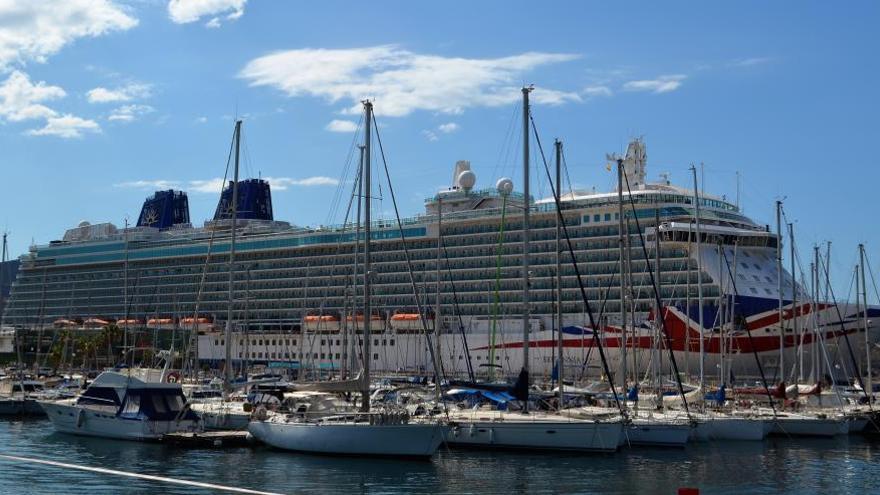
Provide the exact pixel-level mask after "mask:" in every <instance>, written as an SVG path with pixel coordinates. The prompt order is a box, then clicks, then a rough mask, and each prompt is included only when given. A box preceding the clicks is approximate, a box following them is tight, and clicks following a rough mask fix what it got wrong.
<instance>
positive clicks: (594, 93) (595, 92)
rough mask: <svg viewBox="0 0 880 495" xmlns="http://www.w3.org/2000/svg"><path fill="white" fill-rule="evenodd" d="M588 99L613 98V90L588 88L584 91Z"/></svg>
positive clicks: (600, 87) (602, 87)
mask: <svg viewBox="0 0 880 495" xmlns="http://www.w3.org/2000/svg"><path fill="white" fill-rule="evenodd" d="M582 93H583V94H584V96H586V97H587V98H598V97H601V96H611V95H612V92H611V88H609V87H608V86H587V87H586V88H584V90H583V91H582Z"/></svg>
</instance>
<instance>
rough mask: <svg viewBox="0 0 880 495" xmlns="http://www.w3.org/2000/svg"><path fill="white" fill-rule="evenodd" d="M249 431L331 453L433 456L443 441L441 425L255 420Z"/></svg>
mask: <svg viewBox="0 0 880 495" xmlns="http://www.w3.org/2000/svg"><path fill="white" fill-rule="evenodd" d="M248 431H249V432H250V433H251V435H253V436H254V438H256V439H257V440H259V441H261V442H263V443H266V444H268V445H270V446H272V447H275V448H279V449H284V450H291V451H296V452H307V453H313V454H328V455H356V456H358V455H369V456H386V457H430V456H432V455H434V453H435V452H436V451H437V448H438V447H439V446H440V443H441V442H442V441H443V434H444V428H443V427H442V426H440V425H438V424H428V423H426V424H420V423H409V424H399V425H381V426H375V425H370V424H368V423H335V424H334V423H313V422H302V423H294V422H283V421H272V420H267V421H252V422H251V423H250V424H249V425H248Z"/></svg>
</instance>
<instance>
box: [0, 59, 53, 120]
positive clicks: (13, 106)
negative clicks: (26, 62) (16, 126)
mask: <svg viewBox="0 0 880 495" xmlns="http://www.w3.org/2000/svg"><path fill="white" fill-rule="evenodd" d="M66 94H67V93H65V92H64V90H63V89H61V88H59V87H58V86H50V85H47V84H46V83H45V82H43V81H39V82H37V83H36V84H34V83H32V82H31V80H30V77H28V75H27V74H25V73H24V72H21V71H17V70H16V71H13V72H12V73H11V74H10V75H9V77H8V78H7V79H6V80H5V81H3V82H2V83H0V119H2V120H7V121H10V122H20V121H23V120H33V119H45V118H49V117H54V116H55V115H56V114H57V112H55V110H52V109H51V108H49V107H47V106H45V105H43V102H47V101H52V100H57V99H59V98H64V96H65V95H66Z"/></svg>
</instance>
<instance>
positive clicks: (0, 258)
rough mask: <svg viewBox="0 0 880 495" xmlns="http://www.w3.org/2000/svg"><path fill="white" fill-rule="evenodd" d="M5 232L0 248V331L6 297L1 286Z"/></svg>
mask: <svg viewBox="0 0 880 495" xmlns="http://www.w3.org/2000/svg"><path fill="white" fill-rule="evenodd" d="M6 235H7V234H6V232H3V246H2V247H0V330H2V329H3V315H4V314H6V304H5V302H6V297H5V296H4V295H3V284H4V283H6V280H5V279H6V267H5V266H3V265H4V264H5V263H6Z"/></svg>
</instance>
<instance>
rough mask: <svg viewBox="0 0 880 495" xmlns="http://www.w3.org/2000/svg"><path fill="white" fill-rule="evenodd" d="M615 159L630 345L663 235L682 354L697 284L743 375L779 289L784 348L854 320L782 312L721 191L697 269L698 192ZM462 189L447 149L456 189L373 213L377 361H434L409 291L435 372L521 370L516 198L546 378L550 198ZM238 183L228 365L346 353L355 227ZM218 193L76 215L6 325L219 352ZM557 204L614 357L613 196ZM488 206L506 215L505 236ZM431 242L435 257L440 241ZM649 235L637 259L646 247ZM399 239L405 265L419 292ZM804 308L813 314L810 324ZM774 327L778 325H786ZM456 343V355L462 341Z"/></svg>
mask: <svg viewBox="0 0 880 495" xmlns="http://www.w3.org/2000/svg"><path fill="white" fill-rule="evenodd" d="M623 165H624V172H625V174H626V178H627V181H628V184H629V186H630V189H631V191H624V192H623V196H624V198H625V199H624V202H625V207H624V212H625V213H624V216H625V217H626V218H625V221H624V222H623V223H624V225H628V227H627V232H628V235H629V247H630V249H629V255H628V256H627V258H628V261H627V262H626V266H627V267H628V268H629V271H630V272H631V286H632V289H631V290H629V294H626V295H625V296H626V297H625V298H624V299H626V300H628V301H630V305H631V308H630V309H631V310H632V311H633V313H634V314H635V318H634V319H633V321H632V322H626V325H631V326H632V328H631V334H632V335H634V338H633V341H631V342H630V341H628V342H627V345H628V346H634V347H639V346H643V345H649V346H650V345H654V344H653V343H651V342H654V341H652V340H650V337H646V338H648V339H649V340H648V344H644V342H643V341H642V340H641V339H642V336H643V335H644V336H649V335H650V332H651V330H650V329H651V328H654V327H655V325H653V324H652V322H651V317H652V316H651V315H653V314H656V308H655V303H654V294H653V292H652V290H651V289H650V287H651V284H650V272H651V271H655V270H657V266H656V263H655V262H654V261H653V260H654V258H655V236H656V235H657V233H658V232H659V235H660V246H661V247H660V253H659V260H660V266H659V273H660V277H659V281H660V287H661V289H660V296H661V299H662V301H663V303H664V305H665V306H667V307H668V311H665V314H666V319H667V322H668V324H669V325H668V326H669V327H670V331H671V332H674V333H675V339H674V342H673V345H674V346H675V349H676V351H677V353H678V355H680V356H681V357H682V359H690V360H691V362H695V360H696V358H695V357H692V354H693V353H695V352H696V350H697V345H696V341H697V340H698V339H696V338H693V337H691V335H692V334H695V335H699V333H698V332H699V328H698V324H697V321H698V320H699V318H698V316H697V315H698V313H699V311H698V309H697V308H698V307H699V305H698V284H702V295H703V308H704V309H703V322H704V323H703V326H704V327H705V328H706V335H707V337H709V338H710V340H709V341H708V342H707V352H708V353H709V354H710V358H709V362H710V363H711V360H712V359H713V358H712V356H713V355H716V354H717V353H718V348H717V346H720V343H719V342H715V344H713V343H712V341H711V336H713V335H715V336H716V340H717V335H719V334H720V333H721V332H720V331H719V330H720V328H721V326H722V323H724V322H725V321H726V322H727V327H725V328H726V330H725V333H724V334H725V335H727V336H728V337H729V340H728V341H727V343H726V344H725V345H726V346H732V347H726V349H727V351H728V352H727V354H728V358H729V359H731V360H733V361H734V364H735V365H736V366H737V367H738V368H736V369H739V370H744V371H748V370H751V369H753V367H754V363H755V360H754V357H753V356H752V353H751V349H745V347H744V344H742V343H739V344H737V343H736V342H740V341H739V340H737V339H739V338H740V337H743V335H744V334H743V333H742V332H744V331H750V332H752V335H753V336H755V337H760V340H759V341H758V342H759V343H758V344H755V345H756V346H757V348H756V349H755V350H757V351H759V354H760V355H761V359H762V360H765V362H764V364H765V366H768V367H771V368H772V366H773V365H774V363H775V362H776V360H777V355H778V349H779V333H780V330H779V328H780V320H779V313H778V305H779V302H778V301H779V300H780V299H781V300H782V301H783V302H782V304H783V306H784V308H785V311H784V312H783V315H782V320H783V322H786V320H791V319H792V318H793V317H795V316H796V317H797V318H798V319H799V320H801V328H808V326H810V325H813V324H812V323H811V322H818V324H819V325H820V326H821V331H820V332H821V335H819V334H815V335H814V336H812V337H807V338H803V337H797V336H796V335H794V334H792V335H791V337H790V338H789V341H790V342H787V343H786V347H791V349H790V350H788V351H786V352H788V353H791V354H792V356H793V355H794V354H793V353H794V352H795V350H794V348H795V347H796V345H797V344H798V343H799V342H802V343H805V344H810V343H811V342H813V341H815V339H817V338H827V339H829V342H831V343H832V344H833V341H834V339H835V338H836V337H838V336H839V335H841V334H843V333H850V332H856V331H858V327H859V325H860V323H859V322H858V321H857V320H858V319H857V318H855V317H854V315H856V312H857V311H856V309H855V308H853V307H850V306H847V305H840V306H839V307H835V306H832V305H829V304H827V303H820V304H816V303H815V302H813V301H811V300H810V299H809V298H808V297H806V296H804V295H801V296H799V297H798V298H797V299H798V301H799V302H798V307H797V310H796V311H795V312H792V311H791V310H792V308H791V305H792V303H791V301H792V299H793V297H792V294H793V291H792V288H793V286H794V284H793V283H792V279H791V277H790V276H789V275H788V274H787V273H786V272H785V271H782V272H781V273H780V272H779V271H778V269H777V266H776V259H775V257H776V250H777V243H779V238H778V236H777V235H776V233H774V232H771V231H770V229H769V227H767V226H763V225H758V224H756V223H755V222H754V221H752V220H751V219H749V218H748V217H746V216H745V215H743V214H742V213H741V212H740V211H739V208H738V207H737V206H736V205H734V204H732V203H731V202H729V201H727V200H725V199H723V198H719V197H714V196H710V195H702V194H701V195H699V204H700V235H701V239H700V240H701V253H700V254H701V260H702V267H701V268H702V269H701V270H698V266H697V259H698V257H697V255H696V242H695V241H696V230H695V222H694V219H695V208H694V207H695V201H696V197H697V196H695V195H694V191H693V190H689V189H685V188H682V187H678V186H675V185H672V184H670V183H669V182H668V181H667V180H662V181H659V182H648V181H647V180H646V178H647V173H646V165H647V153H646V149H645V144H644V142H643V141H641V140H634V141H632V142H631V143H630V145H629V147H628V149H627V153H626V156H625V159H624V162H623ZM475 183H476V176H475V174H474V172H473V171H472V170H471V168H470V164H469V163H467V162H459V163H457V164H456V167H455V172H454V176H453V185H452V187H450V188H449V189H448V190H444V191H441V192H439V193H438V194H437V195H435V196H433V197H430V198H427V199H426V201H425V213H424V214H421V215H418V216H415V217H410V218H406V219H402V222H401V223H402V228H398V225H397V223H396V221H393V220H391V221H379V222H374V223H373V224H372V238H373V240H374V242H373V271H374V273H375V275H374V278H373V294H374V296H373V308H374V311H375V313H374V314H373V315H371V316H370V317H371V318H372V319H373V321H374V323H373V324H372V325H371V326H372V329H373V356H372V359H373V361H374V363H375V364H374V365H373V367H374V369H377V370H386V371H395V370H419V369H425V368H427V367H428V366H430V363H429V357H428V355H427V352H426V349H425V338H424V333H423V326H422V323H421V321H422V320H421V318H419V317H418V314H415V315H414V313H416V311H417V310H416V308H417V307H418V305H417V304H416V300H415V297H419V298H420V301H421V302H422V306H423V307H426V308H429V309H430V312H431V315H430V321H429V328H428V330H429V331H432V332H433V331H435V329H434V326H435V325H436V326H437V327H438V328H437V329H436V332H437V333H438V334H439V336H440V339H439V341H440V342H439V347H440V349H441V355H442V359H443V362H444V367H445V369H446V371H447V372H462V371H463V370H464V369H465V363H464V360H465V359H467V356H468V355H470V358H471V362H472V365H473V367H474V368H475V369H477V370H483V371H486V370H488V369H489V368H492V369H499V370H503V371H504V372H506V373H516V372H518V370H519V368H520V365H521V359H522V358H521V348H522V340H521V339H522V326H523V324H524V323H523V319H522V316H521V315H522V314H523V309H524V308H523V304H522V299H521V293H522V273H521V262H520V260H521V257H522V254H523V253H522V242H521V234H522V233H521V230H520V229H521V219H522V213H521V212H522V208H523V207H524V205H526V204H528V205H529V208H530V212H531V241H532V242H531V246H532V252H531V253H530V266H531V268H530V269H531V274H530V282H531V286H530V290H531V306H530V307H531V311H530V314H531V315H532V319H531V322H530V326H531V332H532V338H531V342H532V347H533V348H536V349H537V351H536V352H533V353H532V358H531V367H532V370H533V373H536V374H541V373H542V372H543V373H549V372H550V369H551V368H552V362H553V357H552V350H551V349H552V348H553V346H554V342H555V337H554V334H553V332H554V330H555V329H554V328H553V326H554V323H553V314H554V313H555V311H556V309H555V304H556V303H557V301H556V297H555V288H556V286H555V280H556V259H557V252H556V218H557V215H556V207H555V203H554V201H553V199H552V198H550V199H541V200H537V201H536V200H534V199H533V198H525V197H524V196H523V195H522V194H517V193H515V192H508V191H507V190H504V189H503V188H487V189H475V188H474V186H475ZM239 187H240V188H242V189H241V190H240V193H239V208H238V211H239V212H240V213H239V219H238V225H239V230H238V240H237V244H236V251H237V253H236V266H237V269H236V285H235V290H234V294H235V300H236V301H237V302H236V304H234V307H233V315H234V317H233V320H234V321H235V329H236V333H235V335H236V336H235V337H234V338H233V339H232V340H233V341H232V342H231V344H232V346H233V348H232V356H233V359H236V360H241V361H244V360H247V361H249V362H254V363H273V362H282V363H284V362H286V363H295V365H296V366H298V367H306V366H313V367H316V368H324V369H337V368H339V367H341V366H344V365H345V363H347V362H349V361H350V360H351V357H352V356H354V355H355V354H356V351H355V350H353V349H354V348H355V347H351V346H356V342H355V341H356V338H351V339H349V340H348V342H349V344H350V346H349V348H346V346H345V343H346V342H347V341H346V339H344V338H343V336H342V335H343V334H344V333H345V332H346V329H351V330H354V331H355V332H356V331H357V327H358V325H359V322H361V321H363V318H364V317H365V315H363V314H359V313H358V312H357V310H356V308H358V307H359V306H358V304H355V303H354V301H356V298H357V295H358V292H357V285H356V284H355V283H354V281H355V280H356V278H357V277H356V274H355V271H354V270H355V269H356V267H358V266H359V265H358V263H357V262H356V256H355V251H356V247H357V246H358V245H359V244H361V243H360V242H358V241H359V240H358V239H357V237H358V231H357V230H356V228H355V226H354V225H353V224H347V225H343V226H335V227H315V228H309V227H296V226H292V225H290V224H289V223H286V222H279V221H275V220H274V218H273V213H272V207H271V196H270V194H269V193H270V191H269V185H268V183H266V182H265V181H260V180H251V181H242V182H240V183H239ZM229 191H230V187H227V188H226V191H225V192H224V194H223V196H222V197H221V201H220V204H218V207H217V212H216V214H215V217H214V219H213V220H211V221H208V222H206V223H205V225H204V226H203V227H201V228H195V227H193V226H192V225H191V224H190V223H189V214H188V211H184V210H185V209H186V208H187V203H186V196H185V194H183V193H180V192H175V191H165V192H160V193H157V194H156V196H154V197H151V198H149V199H148V201H147V204H145V206H144V211H143V212H142V213H141V216H140V218H139V221H138V226H137V227H133V228H130V229H127V230H125V229H118V228H117V227H116V226H114V225H112V224H109V223H104V224H97V225H92V224H89V223H87V222H84V223H82V224H80V225H79V226H78V227H76V228H74V229H71V230H69V231H67V233H65V235H64V238H63V239H62V240H60V241H54V242H52V243H50V244H49V245H44V246H35V247H33V248H32V249H31V251H30V252H29V253H28V254H27V255H25V256H23V257H22V260H21V261H22V265H21V269H20V271H19V275H18V278H17V280H16V281H15V283H14V286H13V289H12V295H11V298H10V301H9V304H8V308H7V312H6V315H5V319H4V321H5V323H6V324H7V325H11V326H15V327H17V328H28V329H34V328H37V327H40V328H45V329H50V328H52V326H53V324H54V323H55V322H58V321H64V322H67V323H66V324H69V323H75V324H81V323H82V322H85V321H87V320H88V319H90V318H100V319H102V321H114V320H119V319H122V318H124V317H126V316H127V317H128V318H129V321H131V322H138V323H140V324H143V325H144V326H148V325H150V321H152V322H153V323H152V326H153V327H155V328H164V329H168V328H170V327H171V326H176V325H180V324H181V322H183V321H184V319H187V318H188V320H187V323H190V322H192V320H193V317H195V318H196V320H197V323H198V324H199V326H198V329H199V330H200V333H201V334H200V335H199V338H198V357H199V359H201V360H203V361H209V362H215V363H217V362H219V361H220V360H222V358H223V356H224V354H225V346H226V345H227V342H226V339H225V338H224V337H223V335H222V332H221V331H220V329H222V327H223V325H222V323H223V322H222V321H221V320H224V319H225V317H226V311H227V304H228V303H227V300H228V264H227V262H228V257H229V256H228V252H229V238H230V236H229V220H228V211H229V205H228V203H229V201H230V198H231V195H230V194H228V192H229ZM242 191H244V193H242ZM224 201H225V203H224ZM631 203H634V205H635V210H634V211H633V208H632V206H631ZM561 205H562V210H563V211H562V215H563V217H564V219H565V222H566V226H567V231H568V234H569V235H570V236H571V241H572V243H573V249H574V252H575V255H576V257H577V260H578V264H579V268H580V271H581V273H582V275H583V282H584V285H585V286H586V292H587V296H588V298H589V300H590V301H591V305H592V309H593V311H594V312H595V314H597V315H601V317H602V318H601V322H602V327H603V328H602V329H600V330H599V331H600V333H601V334H602V335H601V338H602V339H604V340H603V342H605V343H606V345H607V347H608V348H609V350H610V351H611V352H610V355H611V357H612V360H613V359H616V356H617V354H615V352H614V349H615V347H619V346H620V345H621V341H620V340H619V339H617V340H615V338H614V337H613V336H614V331H615V329H616V330H617V331H619V329H620V327H621V322H620V321H619V316H618V314H619V311H620V300H621V297H620V283H619V276H620V272H621V263H620V259H619V258H620V254H619V251H620V250H619V242H620V236H619V227H618V225H619V223H621V222H620V216H619V201H618V194H617V192H616V191H612V192H608V193H595V192H578V191H570V192H567V193H565V194H563V195H562V197H561ZM502 206H503V207H504V208H506V214H505V219H506V220H505V222H504V228H503V233H502V229H501V218H502ZM242 212H244V213H242ZM636 219H638V227H639V228H640V229H641V233H642V234H643V235H642V236H640V235H639V231H638V230H637V226H636ZM658 219H659V223H658ZM438 221H440V225H442V227H441V229H440V230H438ZM360 235H361V236H362V234H360ZM439 236H442V244H443V246H444V249H443V250H442V252H440V251H438V246H439V243H438V237H439ZM643 239H644V243H645V248H646V250H647V252H648V255H649V260H645V257H644V255H643V249H642V242H643ZM404 243H405V244H406V247H407V248H408V251H409V256H410V258H411V260H412V272H413V278H414V280H415V285H416V287H417V290H418V291H419V294H418V295H417V296H414V295H413V290H412V283H411V279H410V270H409V268H408V267H407V265H406V262H405V254H404V249H403V247H404ZM564 251H566V250H564ZM358 258H359V257H358ZM625 261H626V260H625ZM438 264H439V265H438ZM561 266H562V288H563V290H562V294H563V297H562V300H561V301H559V303H560V304H561V305H562V312H563V315H564V316H563V321H564V325H563V326H564V327H571V328H575V329H579V330H575V331H572V330H571V328H564V329H563V330H564V331H565V332H566V356H565V358H566V360H567V361H570V362H571V363H576V364H577V366H579V367H581V368H583V369H584V370H592V371H596V368H595V367H594V366H595V359H597V356H595V353H591V352H590V349H591V347H592V340H593V337H592V332H593V330H594V329H589V328H584V327H585V325H586V321H587V320H586V318H585V314H584V313H585V308H584V307H583V302H582V299H581V296H580V291H579V289H578V284H577V280H576V279H575V272H574V268H573V266H572V265H571V262H570V258H568V257H567V254H566V253H565V252H564V253H563V259H562V263H561ZM126 267H127V269H126ZM206 267H207V273H205V274H204V276H203V271H204V270H205V269H206ZM358 269H360V268H358ZM438 274H439V278H440V279H439V290H438ZM359 275H362V274H359ZM780 276H781V277H782V279H783V280H782V284H781V286H782V293H781V294H780V292H779V285H780V284H779V283H778V279H779V277H780ZM126 281H127V283H128V287H127V288H126V287H124V284H125V283H126ZM800 292H804V291H802V290H799V293H800ZM438 293H439V298H438ZM496 294H497V296H496ZM126 297H127V308H126ZM496 297H497V306H496ZM197 300H198V314H196V305H197ZM438 301H439V304H438ZM496 308H497V309H496ZM721 309H723V311H721ZM838 310H839V312H840V316H838ZM873 311H874V310H873V309H872V310H869V313H871V314H873ZM817 313H818V314H821V318H816V314H817ZM493 315H497V316H493ZM725 316H729V317H727V318H725ZM211 322H213V324H212V323H211ZM181 326H184V325H181ZM783 326H787V327H788V330H787V331H789V332H791V331H792V328H793V326H792V325H791V324H790V323H783ZM810 328H817V327H816V326H815V325H813V326H812V327H810ZM605 330H607V332H606V331H605ZM872 331H873V330H872ZM355 332H351V333H352V334H354V335H356V333H355ZM465 338H466V340H467V347H468V351H469V352H465V350H464V340H465ZM799 339H800V340H799ZM856 340H859V339H854V344H855V342H856ZM804 341H806V342H804ZM742 342H744V341H742ZM713 345H715V346H716V347H715V348H713ZM490 350H492V351H493V352H490ZM811 355H813V353H811ZM490 356H491V359H492V360H493V361H492V362H490V361H489V359H490ZM789 362H793V361H791V360H789ZM689 366H690V369H693V365H689Z"/></svg>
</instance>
